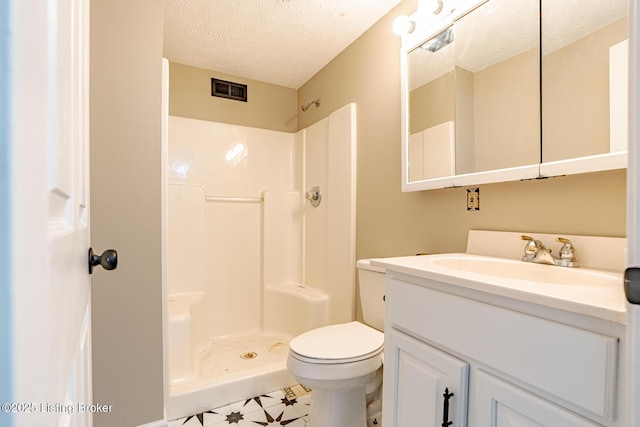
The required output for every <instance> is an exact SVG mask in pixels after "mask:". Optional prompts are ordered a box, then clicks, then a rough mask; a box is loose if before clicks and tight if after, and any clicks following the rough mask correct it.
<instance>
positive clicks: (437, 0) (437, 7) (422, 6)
mask: <svg viewBox="0 0 640 427" xmlns="http://www.w3.org/2000/svg"><path fill="white" fill-rule="evenodd" d="M443 7H444V2H443V1H442V0H419V1H418V12H422V13H424V12H432V11H433V12H432V13H433V14H434V15H437V14H439V13H440V12H442V8H443Z"/></svg>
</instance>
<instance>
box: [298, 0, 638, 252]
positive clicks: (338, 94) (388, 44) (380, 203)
mask: <svg viewBox="0 0 640 427" xmlns="http://www.w3.org/2000/svg"><path fill="white" fill-rule="evenodd" d="M415 6H416V1H415V0H405V1H403V2H401V3H400V4H399V5H398V7H396V8H395V9H394V10H392V11H391V12H390V13H389V14H388V15H387V16H385V17H384V18H382V19H381V20H380V21H379V22H378V23H377V24H376V25H375V26H373V27H372V28H371V29H369V30H368V31H367V32H366V33H364V34H363V35H362V36H361V37H360V38H359V39H358V40H356V41H355V42H354V43H353V44H352V45H351V46H349V47H348V48H347V49H346V50H345V51H344V52H342V53H341V54H340V55H338V56H337V57H336V58H335V59H334V60H333V61H332V62H331V63H330V64H328V65H327V66H326V67H325V68H323V69H322V70H321V71H320V72H318V73H317V74H316V75H315V76H314V77H313V78H312V79H311V80H310V81H309V82H307V83H306V84H305V85H303V86H302V87H301V88H300V89H299V91H298V100H299V103H300V102H303V101H304V100H309V99H313V98H317V97H320V98H322V106H321V107H320V108H317V109H313V108H312V109H310V110H309V111H308V112H307V113H301V114H300V116H299V123H300V127H301V128H304V127H306V126H308V125H310V124H312V123H314V122H316V121H317V120H319V119H321V118H323V117H325V116H327V115H328V114H329V113H330V112H331V111H333V110H335V109H336V108H338V107H341V106H342V105H345V104H346V103H348V102H356V103H357V104H358V196H357V222H356V224H357V250H356V251H357V257H358V258H367V257H381V256H393V255H410V254H414V253H417V252H451V251H453V252H455V251H464V250H465V242H466V235H467V231H468V230H469V229H488V230H505V231H533V232H545V233H561V234H562V233H567V234H571V233H573V234H589V235H605V236H625V203H626V202H625V191H626V190H625V186H626V184H625V172H624V171H613V172H603V173H595V174H588V175H580V176H568V177H559V178H552V179H546V180H533V181H523V182H512V183H504V184H492V185H483V186H481V187H480V206H481V209H480V211H479V212H475V213H468V212H467V211H466V209H465V196H466V191H465V189H464V188H458V189H443V190H432V191H423V192H415V193H401V191H400V60H399V53H398V52H399V49H400V39H399V38H398V37H396V36H394V35H393V33H392V32H391V24H392V22H393V19H394V18H395V17H396V16H397V15H400V14H410V13H411V12H413V11H414V10H415Z"/></svg>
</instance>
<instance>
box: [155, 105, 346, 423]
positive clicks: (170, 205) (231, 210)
mask: <svg viewBox="0 0 640 427" xmlns="http://www.w3.org/2000/svg"><path fill="white" fill-rule="evenodd" d="M355 120H356V108H355V105H354V104H349V105H347V106H345V107H343V108H341V109H339V110H338V111H336V112H334V113H332V114H331V115H330V116H329V117H328V118H326V119H324V120H322V121H320V122H318V123H316V124H314V125H312V126H310V127H308V128H306V129H303V130H301V131H299V132H297V133H295V134H291V133H286V132H277V131H272V130H265V129H256V128H249V127H243V126H236V125H229V124H223V123H215V122H209V121H202V120H194V119H188V118H182V117H173V116H172V117H167V127H168V137H167V138H164V140H165V142H164V145H165V147H164V148H165V150H164V152H165V154H164V160H163V164H164V165H163V168H164V171H163V196H164V202H163V229H164V236H163V246H164V257H165V260H164V261H165V262H164V265H165V266H166V271H165V274H164V279H163V282H164V283H163V295H164V301H163V310H164V312H163V321H164V328H163V330H164V356H165V357H164V365H165V366H164V375H165V381H164V383H165V412H166V417H167V419H168V420H171V419H175V418H179V417H183V416H186V415H193V414H197V413H201V412H203V411H206V410H209V409H212V408H216V407H219V406H223V405H226V404H229V403H232V402H235V401H238V400H241V399H245V398H250V397H252V396H256V395H260V394H263V393H266V392H269V391H273V390H276V389H279V388H283V387H286V386H290V385H292V384H295V383H296V381H295V379H294V378H293V377H292V376H291V375H290V374H289V373H288V371H287V369H286V358H287V354H288V343H289V341H290V339H291V338H292V337H294V336H295V335H298V334H300V333H302V332H304V331H306V330H309V329H312V328H316V327H319V326H323V325H327V324H332V323H340V322H347V321H350V320H352V319H353V317H354V313H353V310H354V293H355V159H356V157H355V141H356V138H355V136H356V135H355V132H356V131H355V129H356V123H355ZM312 187H317V194H316V193H315V191H316V190H313V191H312V190H311V189H312ZM305 195H306V196H307V197H306V198H305ZM314 198H315V200H314ZM318 201H319V203H317V202H318ZM312 202H313V203H312ZM314 205H315V206H314Z"/></svg>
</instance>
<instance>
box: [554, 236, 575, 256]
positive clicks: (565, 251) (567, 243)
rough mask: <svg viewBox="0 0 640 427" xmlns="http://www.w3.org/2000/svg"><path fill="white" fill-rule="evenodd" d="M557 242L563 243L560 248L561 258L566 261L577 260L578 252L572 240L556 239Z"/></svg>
mask: <svg viewBox="0 0 640 427" xmlns="http://www.w3.org/2000/svg"><path fill="white" fill-rule="evenodd" d="M556 242H558V243H562V246H561V247H560V258H561V259H563V260H566V261H575V260H576V250H575V248H574V246H573V243H571V240H569V239H566V238H564V237H558V238H556Z"/></svg>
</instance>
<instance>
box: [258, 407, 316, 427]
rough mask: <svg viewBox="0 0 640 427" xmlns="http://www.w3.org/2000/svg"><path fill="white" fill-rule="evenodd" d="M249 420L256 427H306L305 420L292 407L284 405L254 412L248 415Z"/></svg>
mask: <svg viewBox="0 0 640 427" xmlns="http://www.w3.org/2000/svg"><path fill="white" fill-rule="evenodd" d="M248 419H249V420H250V421H251V422H253V423H254V425H255V426H256V427H257V426H262V427H275V426H288V427H304V426H305V424H306V422H305V420H304V418H303V417H302V416H301V415H300V414H298V412H297V411H296V410H295V409H294V408H293V407H292V406H287V405H284V404H280V405H276V406H271V407H269V408H267V409H262V410H260V411H256V412H253V413H251V414H249V415H248Z"/></svg>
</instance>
